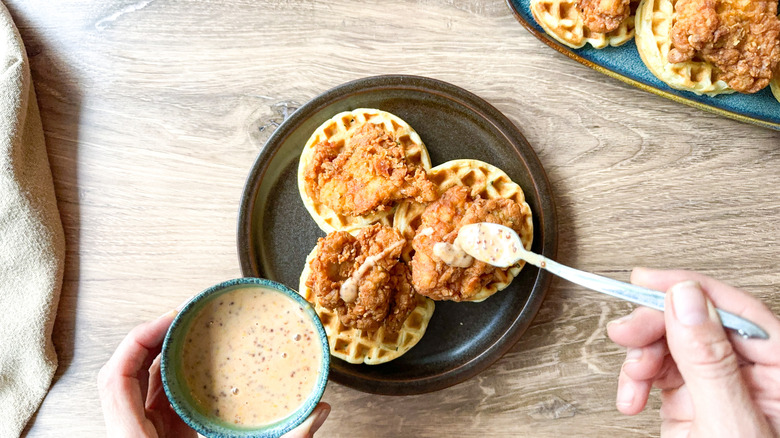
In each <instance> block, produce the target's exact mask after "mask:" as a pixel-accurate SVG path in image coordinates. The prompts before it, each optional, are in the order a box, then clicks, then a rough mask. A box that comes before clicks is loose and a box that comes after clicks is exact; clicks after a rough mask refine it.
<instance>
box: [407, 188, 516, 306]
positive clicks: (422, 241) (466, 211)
mask: <svg viewBox="0 0 780 438" xmlns="http://www.w3.org/2000/svg"><path fill="white" fill-rule="evenodd" d="M421 221H422V222H421V224H420V226H419V227H418V228H417V230H416V234H415V236H414V239H413V240H412V247H413V248H414V250H415V253H414V256H413V257H412V262H411V268H412V285H413V286H414V288H415V289H416V290H417V292H418V293H419V294H421V295H425V296H427V297H430V298H433V299H434V300H452V301H464V300H468V299H469V298H471V297H473V296H474V295H476V294H477V293H478V292H480V291H481V290H482V288H484V287H485V286H486V285H487V284H488V283H489V282H490V281H491V280H493V279H494V278H495V274H496V271H497V270H501V269H500V268H496V267H495V266H492V265H489V264H487V263H484V262H481V261H479V260H474V261H473V263H472V264H471V265H470V266H468V267H466V268H462V267H455V266H450V265H448V264H446V263H444V262H443V261H442V260H441V259H439V257H437V256H436V255H435V254H434V246H435V245H436V244H437V243H438V242H444V243H449V244H452V243H453V242H454V241H455V238H456V237H458V230H460V227H462V226H463V225H467V224H473V223H477V222H491V223H497V224H501V225H505V226H507V227H510V228H512V229H513V230H515V231H517V232H518V233H519V232H520V231H521V230H522V224H523V214H522V208H521V207H520V205H518V204H517V203H516V202H515V201H513V200H510V199H503V198H499V199H481V198H476V199H472V198H471V196H470V193H469V189H468V188H467V187H463V186H454V187H451V188H450V189H449V190H447V191H446V192H444V194H443V195H442V196H441V198H439V199H438V200H437V201H436V202H434V203H432V204H430V205H428V207H426V209H425V211H424V212H423V214H422V216H421ZM503 271H506V269H504V270H503Z"/></svg>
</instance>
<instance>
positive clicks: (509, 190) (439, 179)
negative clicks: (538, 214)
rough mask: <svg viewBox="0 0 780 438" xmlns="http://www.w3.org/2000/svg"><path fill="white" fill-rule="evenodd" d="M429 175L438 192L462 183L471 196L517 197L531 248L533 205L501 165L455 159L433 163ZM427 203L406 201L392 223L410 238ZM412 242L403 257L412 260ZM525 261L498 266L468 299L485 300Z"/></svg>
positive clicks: (526, 242)
mask: <svg viewBox="0 0 780 438" xmlns="http://www.w3.org/2000/svg"><path fill="white" fill-rule="evenodd" d="M428 178H429V179H430V180H431V181H433V182H434V183H435V184H436V186H437V188H438V191H439V193H440V194H441V193H444V192H446V191H447V189H449V188H450V187H453V186H456V185H460V186H466V187H469V188H470V189H471V197H472V198H476V197H477V196H479V197H481V198H483V199H497V198H506V199H511V200H513V201H515V202H516V203H517V204H518V205H520V207H521V209H522V211H523V219H524V220H525V224H524V226H523V228H522V230H521V232H520V233H519V235H520V240H521V241H522V242H523V246H524V247H525V248H526V249H527V250H530V249H531V244H532V243H533V238H534V224H533V218H532V217H531V208H530V207H529V206H528V204H527V203H526V202H525V194H524V193H523V189H522V188H520V186H519V185H517V184H516V183H515V182H513V181H512V180H511V179H510V178H509V176H507V174H506V173H504V171H502V170H501V169H499V168H497V167H495V166H493V165H490V164H488V163H485V162H483V161H479V160H453V161H448V162H446V163H444V164H441V165H439V166H436V167H434V168H433V169H431V170H430V171H429V172H428ZM426 207H427V205H426V204H420V203H416V202H409V201H407V202H403V203H401V204H400V205H399V206H398V209H397V210H396V212H395V215H394V216H393V226H394V227H395V228H396V229H397V230H398V231H400V232H401V234H402V235H403V236H404V237H405V238H406V239H407V240H408V241H410V242H411V240H412V239H414V235H415V232H416V230H417V229H418V228H419V226H420V223H421V216H422V213H423V211H425V208H426ZM411 257H412V254H411V245H407V248H406V249H405V252H404V254H403V255H402V258H403V259H404V260H406V261H409V260H411ZM524 265H525V262H523V261H520V262H518V263H517V264H515V265H513V266H511V267H509V268H507V269H497V270H496V271H495V278H494V279H492V280H491V281H490V282H488V283H487V284H486V285H485V287H484V288H483V289H482V290H481V291H480V292H478V293H477V294H476V295H474V296H473V297H471V299H469V300H468V301H474V302H478V301H483V300H485V299H486V298H488V297H489V296H491V295H493V294H494V293H496V292H498V291H500V290H503V289H505V288H506V287H507V286H509V284H510V283H511V282H512V280H513V279H514V278H515V277H516V276H517V274H518V273H520V270H521V269H522V268H523V266H524Z"/></svg>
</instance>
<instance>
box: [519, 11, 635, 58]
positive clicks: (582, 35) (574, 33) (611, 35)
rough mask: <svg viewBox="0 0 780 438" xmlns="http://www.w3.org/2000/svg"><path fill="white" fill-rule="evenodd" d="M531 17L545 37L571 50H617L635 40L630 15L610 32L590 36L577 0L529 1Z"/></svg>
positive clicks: (632, 20)
mask: <svg viewBox="0 0 780 438" xmlns="http://www.w3.org/2000/svg"><path fill="white" fill-rule="evenodd" d="M531 13H532V14H533V16H534V19H536V22H537V23H539V26H542V29H544V31H545V32H547V34H548V35H550V36H551V37H553V38H555V39H556V40H557V41H558V42H560V43H561V44H564V45H566V46H569V47H572V48H574V49H579V48H581V47H583V46H584V45H585V44H588V43H590V45H591V46H593V47H595V48H597V49H603V48H604V47H607V46H619V45H621V44H624V43H627V42H628V41H631V39H632V38H633V37H634V16H633V15H631V16H629V17H628V18H626V19H625V20H623V22H622V23H620V27H618V28H617V29H615V30H613V31H611V32H607V33H600V32H592V31H591V30H590V29H588V28H587V27H586V26H585V22H584V21H583V20H582V16H581V15H580V12H579V11H578V10H577V1H576V0H531Z"/></svg>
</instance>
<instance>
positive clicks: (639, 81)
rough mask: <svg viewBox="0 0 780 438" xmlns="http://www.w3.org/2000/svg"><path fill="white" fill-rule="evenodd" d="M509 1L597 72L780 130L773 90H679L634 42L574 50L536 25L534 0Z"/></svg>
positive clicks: (539, 34)
mask: <svg viewBox="0 0 780 438" xmlns="http://www.w3.org/2000/svg"><path fill="white" fill-rule="evenodd" d="M506 2H507V5H509V8H510V9H511V10H512V12H513V13H514V14H515V18H517V21H519V22H520V24H522V25H523V26H524V27H525V28H526V29H528V31H529V32H531V34H533V35H534V36H535V37H536V38H538V39H539V40H541V41H542V42H544V43H545V44H547V45H548V46H550V47H552V48H553V49H555V50H557V51H559V52H561V53H562V54H564V55H566V56H568V57H569V58H571V59H573V60H575V61H577V62H580V63H582V64H584V65H587V66H588V67H590V68H592V69H594V70H596V71H599V72H601V73H604V74H606V75H608V76H611V77H613V78H616V79H619V80H621V81H623V82H626V83H628V84H631V85H633V86H636V87H638V88H640V89H642V90H645V91H649V92H651V93H655V94H657V95H659V96H663V97H665V98H667V99H671V100H673V101H675V102H680V103H683V104H686V105H690V106H692V107H695V108H699V109H702V110H704V111H709V112H711V113H715V114H719V115H722V116H726V117H730V118H732V119H736V120H739V121H742V122H747V123H753V124H756V125H760V126H764V127H766V128H771V129H776V130H780V102H778V101H777V100H776V99H775V98H774V96H773V95H772V92H771V91H770V89H769V87H766V88H764V89H763V90H761V91H759V92H758V93H755V94H739V93H734V94H722V95H718V96H713V97H710V96H699V95H696V94H694V93H691V92H688V91H680V90H675V89H674V88H671V87H669V86H668V85H666V84H665V83H663V82H662V81H660V80H659V79H658V78H656V77H655V76H653V74H652V73H651V72H650V70H648V69H647V67H645V64H644V63H643V62H642V58H640V57H639V52H637V49H636V44H634V41H629V42H628V43H626V44H624V45H622V46H620V47H606V48H604V49H594V48H593V47H591V46H590V45H585V46H584V47H582V48H581V49H572V48H570V47H567V46H564V45H563V44H561V43H559V42H558V41H556V40H554V39H553V38H552V37H550V36H549V35H547V34H546V33H545V32H544V30H543V29H542V28H541V26H539V25H538V24H537V23H536V20H534V17H533V15H531V9H530V4H531V0H506Z"/></svg>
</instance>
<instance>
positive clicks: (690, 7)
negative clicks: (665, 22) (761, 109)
mask: <svg viewBox="0 0 780 438" xmlns="http://www.w3.org/2000/svg"><path fill="white" fill-rule="evenodd" d="M670 38H671V41H672V48H671V50H669V57H668V60H669V62H671V63H678V62H685V61H690V60H692V59H694V58H700V59H702V60H704V61H708V62H711V63H712V64H713V65H714V66H715V68H716V79H721V80H723V81H725V82H726V83H727V84H729V86H730V87H731V88H733V89H734V90H736V91H739V92H741V93H755V92H757V91H759V90H761V89H762V88H764V87H766V86H767V85H768V84H769V81H770V80H771V78H772V70H773V69H774V68H775V66H777V64H778V62H780V20H778V18H777V1H776V0H678V1H677V3H676V4H675V19H674V24H673V25H672V30H671V33H670Z"/></svg>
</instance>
